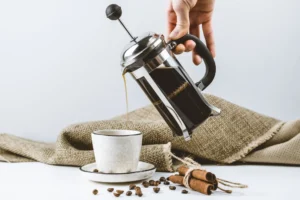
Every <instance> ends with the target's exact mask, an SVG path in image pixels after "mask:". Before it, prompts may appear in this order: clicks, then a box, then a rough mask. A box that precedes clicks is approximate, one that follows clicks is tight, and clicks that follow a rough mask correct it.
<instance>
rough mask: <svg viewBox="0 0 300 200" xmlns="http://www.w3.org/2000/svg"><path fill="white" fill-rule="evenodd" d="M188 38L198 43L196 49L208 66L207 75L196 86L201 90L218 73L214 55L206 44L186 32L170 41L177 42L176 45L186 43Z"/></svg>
mask: <svg viewBox="0 0 300 200" xmlns="http://www.w3.org/2000/svg"><path fill="white" fill-rule="evenodd" d="M187 40H193V41H194V42H195V43H196V47H195V51H196V53H197V54H198V55H199V56H200V57H202V59H203V60H204V63H205V66H206V72H205V75H204V77H203V78H202V79H201V80H200V81H199V82H197V83H196V86H197V87H198V88H199V89H200V90H204V89H205V88H206V87H207V86H209V84H211V82H212V81H213V80H214V77H215V74H216V64H215V61H214V58H213V57H212V55H211V53H210V51H209V50H208V48H207V47H206V46H205V44H204V43H203V42H201V41H200V40H199V38H197V37H196V36H194V35H190V34H186V35H185V36H183V37H182V38H179V39H177V40H172V41H170V42H169V43H170V44H172V43H174V42H175V43H176V45H178V44H184V43H185V42H186V41H187Z"/></svg>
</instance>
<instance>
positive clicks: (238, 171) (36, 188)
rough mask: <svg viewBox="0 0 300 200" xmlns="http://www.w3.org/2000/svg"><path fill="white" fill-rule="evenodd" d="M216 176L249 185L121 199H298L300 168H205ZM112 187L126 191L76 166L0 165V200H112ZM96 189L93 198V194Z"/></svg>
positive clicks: (147, 190)
mask: <svg viewBox="0 0 300 200" xmlns="http://www.w3.org/2000/svg"><path fill="white" fill-rule="evenodd" d="M205 168H206V169H207V170H209V171H211V172H213V173H215V174H216V175H217V176H218V177H220V178H223V179H228V180H231V181H237V182H241V183H245V184H248V185H249V188H247V189H234V192H233V193H232V194H226V193H223V192H220V191H216V192H214V193H213V194H212V195H211V196H206V195H202V194H200V193H197V192H189V194H186V195H184V194H181V190H182V187H181V186H179V187H177V189H176V190H175V191H171V190H169V188H168V187H167V186H163V185H162V186H161V191H160V193H158V194H155V193H154V192H153V190H152V188H145V189H143V187H142V191H143V193H144V196H143V197H137V196H134V195H133V196H131V197H127V196H125V195H124V194H123V195H122V196H121V197H119V198H120V199H153V198H155V199H158V200H159V199H163V200H173V199H189V200H193V199H204V198H208V199H226V200H227V199H228V200H229V199H239V200H240V199H272V200H274V199H286V200H290V199H300V193H299V189H300V168H299V167H295V166H286V167H285V166H262V165H239V166H212V165H209V166H205ZM168 175H170V173H155V175H154V177H153V179H154V180H156V179H158V178H159V177H161V176H168ZM108 187H114V188H115V189H117V188H118V189H123V190H125V191H127V188H128V184H120V185H116V184H111V185H109V184H101V183H94V182H90V181H88V180H86V179H85V178H84V177H83V176H82V175H81V171H79V169H78V168H76V167H61V166H49V165H45V164H41V163H14V164H12V163H1V162H0V199H1V200H11V199H12V200H21V199H26V200H27V199H28V200H29V199H30V200H35V199H36V200H47V199H49V200H50V199H51V200H54V199H55V200H69V199H70V200H97V199H98V200H99V199H102V200H104V199H105V200H106V199H115V198H116V197H114V196H113V195H112V194H111V193H108V192H107V191H106V189H107V188H108ZM94 189H98V191H99V194H98V195H96V196H94V195H93V194H92V191H93V190H94Z"/></svg>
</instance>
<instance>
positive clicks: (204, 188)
mask: <svg viewBox="0 0 300 200" xmlns="http://www.w3.org/2000/svg"><path fill="white" fill-rule="evenodd" d="M169 179H170V181H171V182H173V183H177V184H180V185H183V176H180V175H172V176H170V177H169ZM189 186H190V188H192V189H193V190H195V191H198V192H200V193H202V194H206V195H210V194H211V191H212V190H213V189H214V186H213V185H212V184H211V183H208V182H205V181H202V180H198V179H195V178H190V180H189Z"/></svg>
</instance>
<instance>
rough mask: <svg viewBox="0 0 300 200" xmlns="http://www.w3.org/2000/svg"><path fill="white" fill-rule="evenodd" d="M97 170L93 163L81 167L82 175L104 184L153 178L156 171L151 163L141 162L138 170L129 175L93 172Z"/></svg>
mask: <svg viewBox="0 0 300 200" xmlns="http://www.w3.org/2000/svg"><path fill="white" fill-rule="evenodd" d="M94 169H97V165H96V163H91V164H88V165H84V166H82V167H80V170H81V172H82V174H83V175H84V176H85V177H86V178H87V179H89V180H91V181H95V182H103V183H125V182H134V181H140V180H144V179H148V178H151V177H152V176H153V174H154V172H155V170H156V168H155V166H154V165H152V164H150V163H145V162H141V161H140V162H139V164H138V168H137V170H136V171H134V172H128V173H103V172H93V170H94Z"/></svg>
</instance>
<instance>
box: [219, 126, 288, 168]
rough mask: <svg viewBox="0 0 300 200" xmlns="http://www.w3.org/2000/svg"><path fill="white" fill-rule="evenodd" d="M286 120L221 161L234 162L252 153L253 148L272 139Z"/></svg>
mask: <svg viewBox="0 0 300 200" xmlns="http://www.w3.org/2000/svg"><path fill="white" fill-rule="evenodd" d="M284 124H285V122H279V123H277V124H276V125H275V126H273V127H272V128H271V129H270V130H269V131H267V132H266V133H265V134H264V135H262V136H260V137H259V138H257V139H256V140H254V141H252V142H251V143H249V144H248V145H247V146H246V147H245V148H243V149H241V150H240V151H239V152H237V153H235V154H233V155H232V156H230V157H228V158H226V159H224V160H222V161H221V163H227V164H230V163H233V162H235V161H238V160H240V159H242V158H244V157H245V156H246V155H248V154H249V153H250V151H252V150H253V149H255V148H256V147H258V146H259V145H261V144H262V143H264V142H266V141H267V140H269V139H271V138H272V137H273V136H274V135H275V134H277V133H278V132H279V131H280V130H281V128H282V127H283V126H284Z"/></svg>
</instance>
